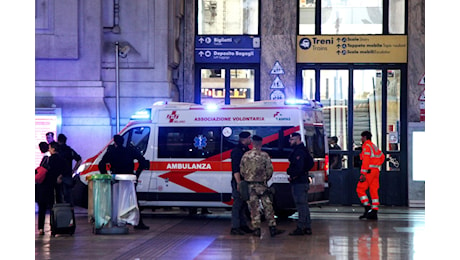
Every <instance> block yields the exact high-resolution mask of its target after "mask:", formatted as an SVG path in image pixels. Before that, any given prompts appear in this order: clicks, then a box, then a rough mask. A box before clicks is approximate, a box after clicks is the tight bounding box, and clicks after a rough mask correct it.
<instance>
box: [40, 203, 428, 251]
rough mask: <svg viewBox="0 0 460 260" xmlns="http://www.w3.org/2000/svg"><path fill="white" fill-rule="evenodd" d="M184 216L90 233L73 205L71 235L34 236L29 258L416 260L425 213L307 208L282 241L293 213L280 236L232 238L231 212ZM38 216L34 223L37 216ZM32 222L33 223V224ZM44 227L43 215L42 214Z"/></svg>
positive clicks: (151, 215)
mask: <svg viewBox="0 0 460 260" xmlns="http://www.w3.org/2000/svg"><path fill="white" fill-rule="evenodd" d="M211 211H212V214H210V215H195V216H189V215H188V213H187V212H185V211H181V210H179V209H172V210H170V211H163V210H159V211H156V212H151V211H149V210H145V212H144V214H143V216H144V222H145V223H146V224H147V225H149V226H150V230H147V231H139V230H134V229H132V227H131V228H130V230H129V233H128V234H125V235H95V234H93V233H92V226H91V225H90V224H89V223H88V218H87V215H86V210H85V209H81V208H77V209H76V217H77V220H76V221H77V229H76V233H75V234H74V235H73V236H67V235H62V236H59V235H58V236H56V237H51V236H50V234H49V230H46V231H47V233H46V234H45V235H44V236H39V235H38V231H36V235H35V258H36V259H98V260H101V259H168V260H169V259H264V260H265V259H418V258H422V257H421V256H422V255H421V254H422V252H423V251H424V248H423V245H425V244H426V243H425V236H424V235H425V210H424V209H410V208H393V207H388V208H386V207H382V208H381V211H380V213H379V220H378V221H363V220H358V216H359V215H360V214H361V213H362V212H361V211H362V208H360V207H335V206H323V207H321V208H319V207H313V208H311V211H312V219H313V224H312V229H313V235H311V236H295V237H293V236H289V235H288V232H290V231H292V230H294V229H295V215H294V216H293V217H292V218H290V219H288V220H284V221H278V228H279V229H284V230H286V232H285V233H283V234H281V235H279V236H276V237H273V238H272V237H270V235H269V233H268V228H267V226H266V225H267V224H266V222H264V223H262V236H261V237H260V238H258V237H254V236H252V235H249V234H246V235H244V236H232V235H230V234H229V231H230V211H225V210H223V209H211ZM36 219H37V218H36ZM36 221H37V220H36ZM47 222H48V216H47ZM46 226H47V229H49V226H48V225H47V224H46Z"/></svg>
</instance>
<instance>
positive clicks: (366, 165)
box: [360, 140, 385, 173]
mask: <svg viewBox="0 0 460 260" xmlns="http://www.w3.org/2000/svg"><path fill="white" fill-rule="evenodd" d="M360 156H361V160H362V161H363V164H362V165H361V173H367V171H368V170H369V169H371V168H379V167H380V165H381V164H382V163H383V161H384V159H385V158H384V156H385V155H384V154H383V153H382V151H380V150H379V148H377V146H376V145H375V144H373V143H372V142H371V141H370V140H367V141H366V142H364V144H363V150H362V152H361V155H360Z"/></svg>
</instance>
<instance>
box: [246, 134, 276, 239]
mask: <svg viewBox="0 0 460 260" xmlns="http://www.w3.org/2000/svg"><path fill="white" fill-rule="evenodd" d="M252 141H253V142H252V143H253V149H252V150H250V151H247V152H246V153H245V154H244V155H243V157H242V158H241V163H240V174H241V175H242V176H243V177H244V180H245V181H247V182H248V188H249V201H248V205H249V209H250V211H251V219H252V226H253V228H254V229H255V231H254V233H253V234H254V236H260V211H259V199H260V201H261V202H262V206H263V208H264V212H265V218H266V219H267V221H268V226H269V228H270V235H271V236H272V237H273V236H275V235H278V234H281V233H282V232H283V231H281V230H277V229H276V221H275V213H274V211H273V206H272V201H271V197H270V189H269V188H268V187H267V181H268V180H269V179H270V178H271V177H272V174H273V165H272V162H271V159H270V156H269V155H268V154H267V153H266V152H263V151H262V137H260V136H258V135H254V136H253V137H252Z"/></svg>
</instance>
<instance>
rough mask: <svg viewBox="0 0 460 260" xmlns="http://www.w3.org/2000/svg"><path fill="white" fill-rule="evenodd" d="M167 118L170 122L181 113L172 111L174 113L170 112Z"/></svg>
mask: <svg viewBox="0 0 460 260" xmlns="http://www.w3.org/2000/svg"><path fill="white" fill-rule="evenodd" d="M167 118H168V119H169V123H172V122H174V120H176V119H179V115H178V114H176V111H172V113H171V114H169V115H168V116H167Z"/></svg>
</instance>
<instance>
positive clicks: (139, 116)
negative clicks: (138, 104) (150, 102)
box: [130, 108, 152, 120]
mask: <svg viewBox="0 0 460 260" xmlns="http://www.w3.org/2000/svg"><path fill="white" fill-rule="evenodd" d="M151 115H152V109H150V108H146V109H142V110H139V111H137V112H136V113H135V114H134V115H132V116H131V118H130V120H149V119H150V117H151Z"/></svg>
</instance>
